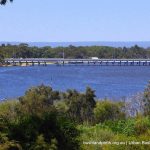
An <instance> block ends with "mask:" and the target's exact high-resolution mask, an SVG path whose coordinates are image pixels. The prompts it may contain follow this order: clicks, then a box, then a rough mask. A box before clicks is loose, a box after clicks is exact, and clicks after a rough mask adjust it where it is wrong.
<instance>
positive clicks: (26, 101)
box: [18, 85, 59, 115]
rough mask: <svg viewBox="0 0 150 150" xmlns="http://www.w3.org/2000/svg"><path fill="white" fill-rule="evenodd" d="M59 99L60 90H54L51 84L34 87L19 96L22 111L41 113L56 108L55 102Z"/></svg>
mask: <svg viewBox="0 0 150 150" xmlns="http://www.w3.org/2000/svg"><path fill="white" fill-rule="evenodd" d="M58 99H59V92H57V91H53V90H52V88H51V87H49V86H44V85H41V86H38V87H33V88H31V89H29V90H28V91H26V93H25V95H24V96H23V97H20V98H19V101H20V113H27V114H32V115H34V114H35V115H41V114H43V113H44V112H48V111H50V110H51V109H52V108H54V107H53V103H54V101H56V100H58ZM18 111H19V110H18Z"/></svg>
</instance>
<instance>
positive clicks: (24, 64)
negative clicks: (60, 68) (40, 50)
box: [0, 62, 55, 67]
mask: <svg viewBox="0 0 150 150" xmlns="http://www.w3.org/2000/svg"><path fill="white" fill-rule="evenodd" d="M54 64H55V63H51V62H48V63H46V65H54ZM34 65H35V66H37V65H38V63H37V64H36V63H35V64H34ZM42 65H43V64H41V66H42ZM16 66H18V67H29V66H32V63H28V64H26V63H22V64H21V65H20V64H16V65H13V64H8V65H7V64H3V65H0V67H16Z"/></svg>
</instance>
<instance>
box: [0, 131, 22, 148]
mask: <svg viewBox="0 0 150 150" xmlns="http://www.w3.org/2000/svg"><path fill="white" fill-rule="evenodd" d="M0 150H22V147H21V146H20V145H19V144H18V143H17V142H16V141H14V140H12V141H10V140H9V139H8V137H7V135H6V134H4V133H0Z"/></svg>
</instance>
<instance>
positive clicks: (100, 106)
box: [94, 100, 125, 123]
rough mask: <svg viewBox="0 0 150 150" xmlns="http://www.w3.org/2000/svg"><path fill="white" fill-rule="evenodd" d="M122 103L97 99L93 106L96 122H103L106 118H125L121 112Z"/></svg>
mask: <svg viewBox="0 0 150 150" xmlns="http://www.w3.org/2000/svg"><path fill="white" fill-rule="evenodd" d="M122 108H123V103H117V102H111V101H108V100H105V101H99V102H97V104H96V107H95V108H94V115H95V119H96V122H97V123H99V122H105V121H107V120H118V119H121V118H125V114H124V113H123V112H122Z"/></svg>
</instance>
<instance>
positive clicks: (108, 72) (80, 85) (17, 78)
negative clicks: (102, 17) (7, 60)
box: [0, 65, 150, 99]
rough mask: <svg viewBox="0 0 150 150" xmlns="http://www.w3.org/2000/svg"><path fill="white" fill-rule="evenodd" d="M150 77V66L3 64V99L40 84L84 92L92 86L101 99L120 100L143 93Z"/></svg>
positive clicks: (0, 72) (0, 71)
mask: <svg viewBox="0 0 150 150" xmlns="http://www.w3.org/2000/svg"><path fill="white" fill-rule="evenodd" d="M149 80H150V67H149V66H55V65H48V66H47V67H43V66H34V67H1V68H0V99H12V98H16V97H19V96H22V95H24V93H25V91H26V90H27V89H28V88H30V87H32V86H37V85H40V84H45V85H50V86H51V87H52V88H53V89H55V90H60V91H65V90H67V89H76V90H78V91H81V92H84V91H85V89H86V87H87V86H90V87H91V88H93V89H94V90H95V91H96V96H97V97H98V98H105V97H108V98H110V99H120V98H122V97H129V96H132V95H134V94H136V93H138V92H142V91H143V90H144V88H145V87H146V85H147V83H148V81H149Z"/></svg>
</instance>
